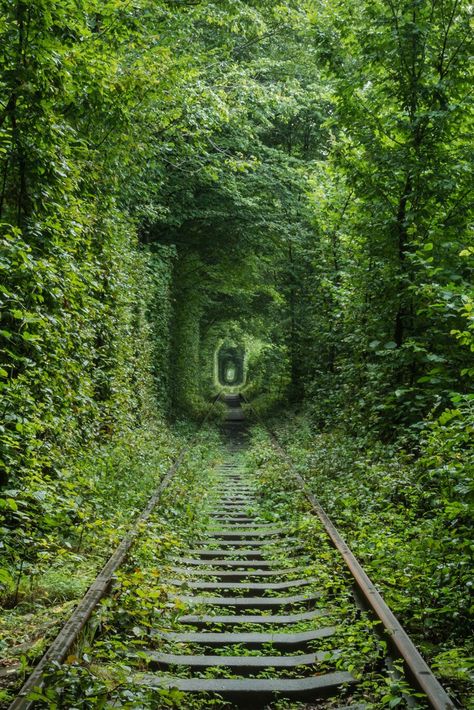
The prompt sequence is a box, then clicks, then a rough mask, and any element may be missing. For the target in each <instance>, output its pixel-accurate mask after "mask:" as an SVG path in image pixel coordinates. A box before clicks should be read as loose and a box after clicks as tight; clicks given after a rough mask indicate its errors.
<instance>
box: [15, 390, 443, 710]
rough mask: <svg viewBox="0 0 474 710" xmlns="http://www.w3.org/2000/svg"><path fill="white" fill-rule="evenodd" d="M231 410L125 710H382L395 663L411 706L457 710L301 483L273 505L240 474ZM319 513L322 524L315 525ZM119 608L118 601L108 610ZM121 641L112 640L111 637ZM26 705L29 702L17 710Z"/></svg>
mask: <svg viewBox="0 0 474 710" xmlns="http://www.w3.org/2000/svg"><path fill="white" fill-rule="evenodd" d="M226 400H227V403H228V405H229V415H228V420H227V427H226V428H227V447H226V453H225V458H224V460H223V461H222V462H221V463H220V464H219V465H218V467H217V468H216V469H215V471H214V474H213V475H214V480H213V481H212V482H209V481H208V482H201V484H200V485H201V486H204V488H203V493H204V489H205V487H206V486H209V490H207V494H206V495H205V496H204V495H203V504H202V506H201V507H200V510H199V511H198V514H199V516H200V517H199V522H198V523H195V524H193V526H192V527H193V530H192V533H191V536H190V537H188V538H186V539H183V540H182V541H181V542H180V543H179V544H178V545H177V546H176V547H175V548H173V547H171V549H169V550H168V552H167V553H166V556H165V560H164V562H163V563H162V565H161V567H162V573H163V575H164V577H165V578H166V589H167V590H168V591H167V595H168V604H167V605H165V606H166V607H167V608H166V609H165V611H164V613H162V614H161V615H160V617H159V619H158V620H157V622H156V623H154V624H152V625H150V626H149V627H148V628H147V629H146V632H145V634H144V635H143V636H141V637H140V639H139V646H138V651H139V652H138V653H137V643H135V644H134V646H133V649H131V650H132V652H131V653H127V652H125V656H126V659H127V668H128V679H127V682H128V684H129V685H130V687H133V688H138V689H141V690H142V691H143V693H144V695H143V698H147V700H146V701H143V704H140V703H138V701H137V704H136V705H133V704H132V705H127V707H137V708H138V707H146V708H148V707H149V708H160V707H165V706H170V705H169V704H168V705H166V704H165V701H164V698H165V695H163V694H166V693H168V692H169V693H170V696H169V697H168V696H166V697H168V701H167V702H168V703H173V702H174V703H175V704H174V705H173V707H183V708H186V707H192V708H196V707H232V706H239V707H244V708H251V707H263V706H265V704H267V703H271V702H272V701H273V700H275V698H286V699H288V700H289V702H295V703H296V702H303V703H311V704H310V705H308V707H311V708H338V710H349V709H350V710H362V708H365V707H377V705H376V704H375V705H374V704H373V699H372V700H371V698H370V690H368V684H367V678H368V677H369V676H368V673H369V670H368V669H370V673H371V674H372V677H373V676H374V674H377V675H378V676H379V677H380V678H382V681H381V682H382V683H383V677H386V678H388V679H390V678H392V679H393V677H396V676H397V671H396V670H394V667H393V658H395V659H396V658H401V659H402V661H403V663H404V668H403V670H402V678H401V683H402V685H403V684H405V681H409V682H410V684H411V686H409V685H408V683H406V685H404V687H405V696H404V701H403V702H404V703H405V705H406V706H408V707H410V706H411V707H433V708H438V709H439V710H449V709H450V708H454V707H455V706H454V704H453V703H452V702H451V700H450V699H449V696H448V695H447V694H446V693H445V691H444V690H443V688H442V687H441V686H440V685H439V683H438V681H437V680H436V678H435V677H434V676H433V675H432V673H431V671H430V670H429V668H428V667H427V666H426V664H425V663H424V661H423V660H422V659H421V656H419V654H418V652H417V651H416V649H415V648H414V646H413V644H411V642H410V640H409V639H408V637H406V634H405V632H404V631H403V629H402V628H401V626H400V625H399V624H398V622H397V621H396V619H395V617H393V615H391V612H390V610H388V609H387V608H386V607H385V605H384V603H383V600H381V598H379V595H378V594H377V592H376V590H375V589H374V588H373V586H372V585H371V583H370V580H368V578H366V577H364V574H365V573H363V570H362V574H361V569H362V568H360V566H358V563H357V561H356V560H355V558H353V556H352V553H350V550H348V548H347V546H345V543H344V542H343V541H341V538H340V537H339V536H338V533H337V531H335V529H334V528H332V527H331V523H330V521H328V520H326V519H325V518H324V511H321V510H318V507H317V501H314V500H309V503H308V500H307V499H308V498H311V496H310V495H308V494H305V492H304V482H303V481H301V480H299V481H298V480H297V479H296V478H295V479H294V485H293V484H292V486H290V490H291V491H292V493H291V495H290V496H289V495H288V490H284V491H283V490H282V491H278V490H275V489H273V490H272V494H271V495H270V494H269V491H267V490H265V482H262V481H260V480H259V478H258V476H257V475H256V473H255V471H254V470H252V469H250V468H249V467H248V466H244V465H243V458H242V457H243V452H244V450H245V442H244V438H243V437H244V421H243V412H242V409H241V407H240V400H239V399H238V398H237V397H231V396H227V398H226ZM198 485H199V484H198ZM309 506H312V508H313V509H314V511H315V512H316V516H314V518H313V520H312V521H310V523H308V507H309ZM310 517H311V516H310ZM354 561H355V562H354ZM348 570H350V573H351V574H352V577H350V575H349V574H348ZM353 583H354V584H353ZM353 586H355V587H356V588H357V595H356V597H354V596H352V587H353ZM120 599H121V597H120V592H119V593H118V596H117V599H116V602H114V600H113V599H112V600H111V603H112V604H113V603H118V604H120V603H122V602H121V601H120ZM366 610H369V611H370V612H371V614H372V618H374V619H375V624H374V623H372V622H371V621H370V617H367V616H366V614H365V611H366ZM387 614H388V616H387ZM109 626H110V625H109ZM375 627H376V628H375ZM120 634H124V631H123V629H120V630H119V629H116V628H109V629H108V630H107V632H106V636H107V637H108V638H109V639H110V638H111V637H119V638H121V637H120ZM384 635H385V637H384ZM123 638H130V635H128V636H127V634H126V633H125V634H124V636H123ZM381 639H382V640H381ZM69 640H70V639H69ZM101 643H104V639H103V638H102V640H101ZM125 644H126V642H125V641H122V645H125ZM386 646H387V647H390V648H391V653H392V655H393V658H392V657H390V658H387V657H388V655H389V654H388V652H387V651H385V650H384V649H385V647H386ZM93 648H94V646H92V649H93ZM67 650H68V649H66V650H65V652H66V651H67ZM99 665H100V664H99ZM396 667H397V663H396V660H395V668H396ZM103 670H104V669H103ZM105 673H106V669H105ZM366 674H367V675H366ZM409 687H411V688H412V689H413V692H411V691H410V689H409ZM419 691H422V693H423V694H424V695H423V697H416V696H417V694H418V696H419V695H420V693H419ZM173 693H174V695H173ZM160 698H161V700H160ZM366 699H367V701H368V704H367V703H366ZM162 702H163V704H161V703H162ZM371 702H372V704H371ZM147 703H149V704H147ZM387 704H388V703H387ZM120 705H121V703H120V702H119V703H117V704H113V705H110V706H107V705H106V706H105V707H115V706H120ZM401 706H403V705H401ZM29 707H32V702H31V701H30V700H28V699H27V694H26V693H25V691H23V693H22V694H20V696H19V697H18V698H17V700H16V701H15V702H14V703H13V704H12V706H11V708H12V710H20V709H21V710H26V708H29ZM59 707H61V705H59ZM64 707H66V706H64ZM74 707H76V706H74ZM77 707H91V708H92V707H94V704H93V702H92V703H91V704H90V705H88V704H87V702H86V704H84V705H80V704H79V703H78V705H77ZM100 707H103V705H100ZM380 707H385V704H383V705H382V704H381V705H380Z"/></svg>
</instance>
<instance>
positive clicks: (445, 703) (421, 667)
mask: <svg viewBox="0 0 474 710" xmlns="http://www.w3.org/2000/svg"><path fill="white" fill-rule="evenodd" d="M242 396H243V395H242ZM243 398H244V401H245V402H246V404H247V405H248V406H249V408H250V409H251V410H252V412H253V413H254V416H255V417H256V418H257V420H258V421H259V422H260V423H262V425H263V426H265V428H266V429H267V431H268V432H269V434H270V437H271V440H272V443H273V445H274V447H275V448H276V450H277V451H278V452H279V453H280V455H281V456H282V457H283V458H284V459H285V461H286V462H287V463H288V465H289V467H290V470H291V473H292V474H293V476H294V477H295V478H296V480H297V481H298V483H299V485H300V487H301V489H302V491H303V493H304V494H305V496H306V498H307V499H308V501H309V502H310V503H311V506H312V508H313V511H314V512H315V513H316V515H317V517H318V518H319V520H320V521H321V523H322V525H323V527H324V529H325V530H326V532H327V534H328V535H329V538H330V539H331V542H332V544H333V545H334V547H335V548H336V549H337V550H338V551H339V552H340V554H341V555H342V557H343V558H344V561H345V563H346V565H347V567H348V568H349V571H350V573H351V575H352V577H353V579H354V582H355V584H356V586H357V589H358V591H359V594H360V595H361V597H362V599H363V601H364V603H365V604H366V605H367V607H368V608H369V609H371V610H372V612H373V613H374V614H375V616H376V618H377V619H378V620H379V621H380V622H381V624H382V625H383V629H384V632H385V634H386V636H387V640H388V641H389V644H390V646H391V648H392V649H393V650H394V651H395V653H396V655H397V656H398V657H399V658H401V659H402V660H403V662H404V666H405V673H406V675H407V677H408V678H409V679H410V680H411V682H412V683H413V685H414V686H415V688H416V689H418V690H421V691H422V692H423V693H424V694H425V695H426V700H427V702H428V703H429V705H430V707H431V708H433V710H456V708H457V707H458V706H457V705H456V704H455V703H454V702H453V700H452V699H451V698H450V697H449V695H448V693H447V692H446V690H445V689H444V688H443V686H442V685H441V683H440V682H439V681H438V679H437V678H436V676H435V675H434V673H433V671H432V670H431V668H430V667H429V666H428V664H427V663H426V661H425V660H424V658H423V656H422V655H421V653H420V652H419V651H418V649H417V647H416V646H415V644H414V643H413V641H412V640H411V638H410V637H409V636H408V634H407V632H406V631H405V629H404V628H403V626H402V625H401V624H400V622H399V621H398V619H397V617H396V616H395V614H394V613H393V612H392V611H391V609H390V608H389V606H388V605H387V604H386V602H385V601H384V599H383V597H382V595H381V594H380V592H378V590H377V588H376V587H375V585H374V583H373V582H372V580H371V579H370V577H369V576H368V574H367V573H366V572H365V570H364V568H363V567H362V565H361V564H360V562H359V560H358V559H357V558H356V556H355V555H354V553H353V552H352V550H351V549H350V547H349V545H348V544H347V542H346V541H345V540H344V538H343V537H342V535H341V534H340V533H339V531H338V530H337V528H336V526H335V525H334V523H333V522H332V520H331V519H330V517H329V516H328V514H327V513H326V511H325V510H324V508H323V507H322V505H321V504H320V503H319V501H318V499H317V498H316V496H315V495H314V494H313V493H312V491H311V489H310V487H309V486H308V483H307V481H306V480H305V478H304V477H303V476H302V475H301V474H300V473H299V472H298V471H297V470H296V469H295V465H294V462H293V460H292V459H291V457H290V456H289V454H288V453H287V452H286V451H285V449H284V448H283V447H282V445H281V444H280V442H279V440H278V438H277V436H276V434H275V432H274V431H272V430H271V429H270V428H269V427H268V426H266V425H265V424H263V422H262V420H261V418H260V417H259V415H258V414H257V413H256V412H255V409H254V408H253V407H252V404H251V403H250V402H249V401H248V400H247V399H246V398H245V397H243Z"/></svg>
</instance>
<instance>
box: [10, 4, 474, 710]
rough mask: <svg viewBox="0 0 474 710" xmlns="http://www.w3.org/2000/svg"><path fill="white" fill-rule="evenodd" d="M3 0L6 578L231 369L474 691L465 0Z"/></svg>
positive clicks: (396, 598)
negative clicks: (469, 630)
mask: <svg viewBox="0 0 474 710" xmlns="http://www.w3.org/2000/svg"><path fill="white" fill-rule="evenodd" d="M1 8H2V11H1V12H2V14H1V22H0V47H1V50H0V56H1V62H0V86H1V97H0V222H1V247H0V249H1V251H0V302H1V309H2V310H1V322H0V339H1V361H0V394H1V405H0V407H1V412H2V417H1V422H0V425H1V426H0V461H1V469H0V483H1V486H2V488H1V492H0V512H1V513H2V516H3V522H2V530H3V533H4V542H3V548H2V549H3V552H2V555H3V562H2V564H1V567H0V592H1V595H3V596H2V600H3V603H4V605H5V606H6V607H8V608H9V609H10V610H14V609H16V608H17V607H18V605H19V603H20V602H21V601H22V600H26V601H25V604H27V603H31V604H35V603H36V602H37V601H38V600H39V601H38V604H40V605H41V604H43V603H44V604H45V605H46V606H47V605H48V604H50V603H51V599H52V598H54V599H57V595H56V592H52V591H51V589H52V588H53V587H54V580H53V577H54V574H56V572H54V574H52V572H51V570H55V569H56V567H55V564H56V562H57V561H58V560H64V565H65V567H64V569H69V570H70V569H71V565H72V566H74V564H76V563H75V562H74V560H73V557H74V555H76V554H77V555H78V556H79V557H78V559H79V562H77V564H78V565H79V567H80V568H81V569H82V567H81V565H82V566H83V567H84V570H85V571H84V574H82V572H81V573H79V575H78V579H79V582H78V585H79V587H80V586H81V584H82V585H83V586H84V585H85V584H86V580H87V579H88V574H89V571H88V570H90V569H91V567H90V565H91V564H92V563H90V561H89V562H88V559H89V558H87V556H86V557H84V558H83V557H81V555H83V554H84V555H86V553H85V550H84V542H83V539H84V536H86V537H87V536H88V535H90V536H91V537H92V533H91V530H93V526H94V525H97V526H98V527H99V526H100V525H102V524H103V526H104V541H105V542H104V543H103V546H102V547H101V545H102V543H99V542H97V545H98V548H97V550H96V551H95V552H94V549H95V548H94V547H93V545H92V547H91V550H92V552H91V553H90V554H92V555H96V556H99V557H100V555H101V554H103V550H104V549H105V547H107V544H108V543H107V541H109V542H110V540H112V539H114V533H113V529H114V527H117V529H121V527H120V526H122V525H124V526H125V525H126V524H127V521H128V520H129V519H130V516H132V513H133V511H134V510H136V509H137V508H139V506H140V504H141V503H143V501H144V500H145V499H146V494H147V493H148V492H149V491H150V490H151V489H152V487H153V484H154V483H156V475H157V474H156V471H160V472H161V473H163V466H164V464H163V461H168V460H169V459H170V458H172V457H173V456H174V454H175V453H176V450H177V449H178V448H179V442H182V441H183V440H184V439H186V437H188V436H190V432H191V431H194V429H193V427H194V426H195V424H194V423H195V422H196V421H198V420H200V419H201V418H202V417H203V416H204V414H205V412H206V411H207V409H208V407H209V404H210V403H211V402H212V401H213V400H214V399H215V398H216V396H217V395H218V394H219V393H220V392H221V391H224V392H226V393H228V394H243V395H244V396H245V399H246V400H247V401H249V402H251V403H252V408H253V409H252V411H253V412H254V413H255V414H256V415H258V416H259V417H261V418H262V419H263V420H265V421H269V422H272V423H273V425H274V426H275V427H280V435H281V437H282V440H284V441H286V442H287V443H288V445H291V447H293V453H294V455H295V457H296V458H297V460H298V461H299V462H300V465H301V466H305V467H306V468H307V469H308V470H309V471H310V472H311V476H312V477H313V478H312V480H314V486H315V488H317V489H318V492H319V494H320V495H321V497H322V500H323V502H324V503H325V504H326V505H327V506H329V509H330V512H331V514H333V515H334V516H335V518H336V520H337V521H338V523H339V524H340V525H341V526H342V527H343V529H344V530H345V531H346V533H347V534H348V536H349V537H350V539H351V540H352V541H353V542H354V545H355V546H356V548H357V550H358V552H359V554H360V555H361V557H362V558H363V559H364V560H365V561H366V562H367V564H369V565H370V566H371V569H372V573H373V574H374V575H375V576H376V578H377V583H380V584H381V585H382V586H383V587H384V589H386V592H387V594H388V595H389V597H390V600H391V603H392V604H393V606H394V608H395V610H396V611H397V613H400V615H401V616H402V618H403V620H404V623H406V624H407V625H408V627H409V628H410V630H411V632H412V633H414V634H415V636H416V638H417V639H418V642H419V643H420V644H422V646H423V647H424V649H425V651H426V653H427V654H428V656H430V658H432V659H434V663H435V666H436V668H437V669H438V672H439V673H440V675H442V674H445V676H446V677H447V678H448V679H449V682H451V683H452V684H453V687H455V688H456V690H455V692H456V693H457V694H458V697H460V698H462V702H465V703H467V702H468V700H466V698H468V697H471V696H470V695H469V693H470V692H471V691H472V687H471V686H472V679H471V680H469V672H468V670H467V669H468V668H469V663H468V662H467V660H466V659H468V658H469V657H470V653H471V652H472V648H471V647H470V642H469V640H467V641H466V634H465V631H466V624H467V623H468V622H467V618H468V603H467V601H466V600H467V594H466V592H467V590H468V586H467V585H468V567H469V563H468V560H469V555H470V547H469V540H470V538H471V535H472V465H473V453H472V430H473V425H474V419H473V417H474V414H473V406H474V405H473V401H474V400H473V395H472V377H473V374H474V368H473V362H472V354H473V352H474V325H473V323H474V316H473V314H474V301H473V298H474V294H473V281H474V280H473V264H472V257H473V255H474V245H473V240H472V177H473V176H472V166H473V162H472V128H473V124H472V64H470V63H469V57H471V56H472V5H471V4H470V3H469V2H467V0H443V1H442V2H439V1H438V0H380V1H377V2H371V1H369V0H357V2H356V1H355V0H347V1H346V2H335V3H333V2H326V1H325V0H303V1H302V2H293V0H288V2H281V3H275V2H269V1H268V0H254V1H252V2H250V1H248V2H247V1H246V0H222V2H219V3H215V4H214V3H207V2H201V1H200V0H197V1H196V2H178V1H177V2H174V1H172V0H170V1H168V0H158V1H154V2H149V1H148V0H137V1H136V2H135V1H133V2H125V0H102V1H101V2H100V3H99V2H97V1H96V0H88V1H87V2H86V3H85V4H81V3H79V4H75V3H66V2H64V3H62V2H53V1H52V0H44V1H43V2H41V3H35V2H33V3H29V2H24V1H23V0H15V2H6V1H5V2H2V3H1ZM222 411H223V410H222V408H220V407H219V405H217V406H216V407H215V410H214V413H213V416H214V415H215V417H216V418H217V419H218V418H219V417H221V416H222ZM283 411H284V412H285V415H284V416H282V414H281V413H282V412H283ZM249 416H250V414H249ZM257 459H258V456H256V460H257ZM152 469H153V471H155V473H154V474H153V475H152V474H151V473H149V471H150V470H152ZM112 472H113V473H112ZM161 473H160V475H161ZM112 500H114V501H115V503H116V506H115V507H114V508H112ZM104 520H105V521H109V523H107V525H106V524H105V523H103V521H104ZM94 521H95V522H94ZM100 521H102V523H101V522H100ZM109 528H110V529H109ZM381 530H383V531H385V532H386V533H387V538H388V540H389V541H390V543H388V544H389V548H390V549H388V550H385V553H384V555H382V553H381V552H380V549H379V547H378V539H379V537H380V535H381ZM421 541H424V544H425V546H423V544H422V542H421ZM91 544H92V543H91ZM94 544H96V543H94ZM104 546H105V547H104ZM392 553H393V556H392ZM428 558H429V559H428ZM58 564H59V563H58ZM61 564H62V563H61ZM68 565H69V567H68ZM421 568H423V570H424V573H423V578H420V576H419V574H418V572H417V569H421ZM61 569H62V567H61ZM57 574H58V575H59V579H60V583H59V584H58V585H56V587H57V588H58V589H62V588H63V587H62V586H61V585H62V584H63V583H64V589H66V591H65V592H64V598H63V597H61V601H62V602H64V601H65V600H68V599H69V600H70V599H73V598H77V595H78V594H79V591H78V589H74V588H73V585H72V582H71V581H70V580H68V581H67V582H66V579H67V578H68V577H69V576H70V575H69V573H67V574H65V575H64V577H63V576H61V575H62V574H63V573H62V572H61V571H58V572H57ZM48 575H49V576H48ZM28 577H30V581H31V579H32V580H33V582H31V585H30V586H31V589H30V591H28V590H29V587H28V583H27V581H26V580H27V579H28ZM35 580H39V581H38V584H36V582H35ZM397 584H399V585H402V588H404V589H405V592H406V594H405V597H406V598H405V599H404V598H402V596H401V595H399V594H398V593H397V592H396V591H394V590H395V589H396V587H397ZM35 585H36V586H35ZM79 587H78V588H79ZM34 590H36V591H34ZM48 595H49V596H48ZM28 600H29V601H28ZM48 600H49V601H48ZM427 609H431V610H433V609H436V612H433V614H431V615H429V618H427V617H426V616H425V610H427ZM22 629H23V626H22ZM10 633H11V629H9V628H7V629H6V631H5V634H6V638H7V639H9V640H7V642H6V643H7V647H8V648H10V645H14V644H13V641H12V640H11V638H10V636H9V634H10ZM22 633H23V631H22ZM24 633H25V634H27V633H28V632H27V630H26V627H25V630H24ZM25 638H26V637H25ZM9 644H10V645H9ZM436 664H437V665H436ZM470 684H471V685H470ZM470 689H471V690H470ZM1 692H2V691H1V690H0V693H1ZM5 692H7V691H5ZM387 702H388V701H387ZM469 702H471V701H469Z"/></svg>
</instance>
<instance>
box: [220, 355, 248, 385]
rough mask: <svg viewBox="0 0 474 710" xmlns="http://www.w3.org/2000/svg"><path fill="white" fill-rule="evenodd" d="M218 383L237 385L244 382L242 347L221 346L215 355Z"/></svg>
mask: <svg viewBox="0 0 474 710" xmlns="http://www.w3.org/2000/svg"><path fill="white" fill-rule="evenodd" d="M217 367H218V376H219V384H220V385H221V386H222V387H238V386H239V385H241V384H243V382H244V349H243V348H242V347H229V346H224V345H223V346H222V347H221V348H220V350H219V352H218V355H217Z"/></svg>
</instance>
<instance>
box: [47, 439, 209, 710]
mask: <svg viewBox="0 0 474 710" xmlns="http://www.w3.org/2000/svg"><path fill="white" fill-rule="evenodd" d="M219 455H220V454H219V440H218V436H217V433H216V431H215V430H212V429H207V430H204V431H202V432H201V433H200V434H199V442H198V443H197V444H196V445H195V446H193V447H192V448H191V449H190V451H189V452H188V453H187V455H186V457H185V459H184V461H183V463H182V465H181V467H180V469H179V470H178V472H177V474H176V476H175V478H174V479H173V481H171V482H170V485H169V487H168V488H167V490H166V491H164V493H163V496H162V499H161V504H160V505H159V506H157V508H156V510H155V512H154V513H153V515H152V516H151V518H150V519H149V521H148V523H147V524H146V527H145V528H144V530H143V535H142V536H141V537H140V539H139V541H138V542H137V544H136V545H135V547H134V548H133V550H132V553H131V554H130V556H129V559H128V561H127V563H126V564H125V565H124V566H123V567H122V568H121V569H120V570H119V571H118V573H117V575H116V581H115V584H114V587H113V590H112V593H111V595H110V596H108V597H107V598H105V599H104V600H103V601H102V603H101V605H100V608H99V609H98V611H97V612H96V614H95V615H94V617H93V618H92V620H91V621H90V623H89V625H88V628H87V630H86V631H85V632H84V633H83V634H82V635H81V637H80V639H79V641H78V643H77V644H76V646H75V648H73V649H71V653H70V655H69V657H68V659H67V662H66V663H65V664H64V665H62V666H58V667H56V668H52V669H51V672H50V674H49V676H48V678H47V683H46V686H45V689H44V690H43V691H42V692H40V693H37V694H36V695H35V699H36V700H37V701H38V707H47V708H52V707H67V708H84V710H86V708H91V707H94V708H95V707H98V708H102V707H116V706H117V703H118V704H119V705H120V707H126V708H137V707H140V708H141V707H143V708H146V707H150V708H151V707H156V700H157V693H156V691H155V692H154V693H151V692H150V691H148V690H146V689H145V690H143V689H142V688H140V687H139V686H137V685H135V684H134V682H133V681H134V678H135V677H136V676H137V674H139V673H140V672H141V671H143V670H144V669H145V668H146V667H147V662H146V653H145V651H146V649H147V648H148V649H149V648H150V646H151V645H152V644H153V630H154V629H155V628H156V627H157V626H158V625H159V624H160V623H161V619H162V617H163V616H165V617H166V618H168V617H169V619H170V623H171V624H173V623H174V620H175V619H176V617H177V616H178V614H179V613H180V611H182V607H181V605H180V603H179V602H178V601H177V600H175V599H174V594H175V592H176V588H175V586H174V585H173V584H172V583H169V582H167V581H166V579H167V578H169V577H172V576H173V575H172V573H171V567H172V565H173V563H174V564H177V563H178V562H177V560H179V557H180V555H182V551H183V549H185V548H186V547H187V546H189V544H190V542H191V541H192V539H193V538H194V537H195V536H196V534H197V533H198V532H199V530H200V527H201V526H202V525H203V524H204V523H205V520H206V519H205V517H203V516H200V512H201V509H202V507H203V506H204V505H205V504H206V500H207V495H208V491H209V489H210V488H212V476H213V470H214V467H215V463H216V461H217V460H218V457H219ZM159 696H160V702H161V698H162V703H163V706H164V707H169V706H172V705H173V703H174V702H177V701H178V700H179V699H180V698H181V693H177V692H174V691H169V692H167V691H163V693H161V692H160V693H159Z"/></svg>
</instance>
